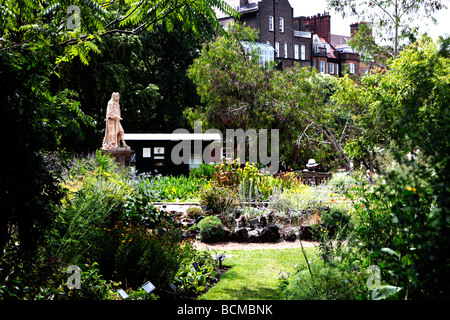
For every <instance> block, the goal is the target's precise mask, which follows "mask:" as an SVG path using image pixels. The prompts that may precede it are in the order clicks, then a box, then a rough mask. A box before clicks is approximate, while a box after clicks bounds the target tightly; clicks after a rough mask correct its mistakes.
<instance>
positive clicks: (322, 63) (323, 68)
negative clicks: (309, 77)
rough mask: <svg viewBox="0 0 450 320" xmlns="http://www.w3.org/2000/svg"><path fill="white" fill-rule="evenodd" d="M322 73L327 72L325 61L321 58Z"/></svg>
mask: <svg viewBox="0 0 450 320" xmlns="http://www.w3.org/2000/svg"><path fill="white" fill-rule="evenodd" d="M320 73H325V61H324V60H320Z"/></svg>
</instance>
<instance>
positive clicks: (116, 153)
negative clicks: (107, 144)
mask: <svg viewBox="0 0 450 320" xmlns="http://www.w3.org/2000/svg"><path fill="white" fill-rule="evenodd" d="M133 153H134V150H131V149H129V148H115V149H102V154H103V155H105V154H109V155H110V156H111V157H112V158H114V160H115V161H116V162H117V163H119V165H120V166H121V167H128V166H130V162H131V161H130V159H131V155H132V154H133Z"/></svg>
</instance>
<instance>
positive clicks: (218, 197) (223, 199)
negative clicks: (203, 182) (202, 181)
mask: <svg viewBox="0 0 450 320" xmlns="http://www.w3.org/2000/svg"><path fill="white" fill-rule="evenodd" d="M200 203H201V205H202V206H204V207H205V209H206V211H212V212H213V213H216V214H222V213H225V212H226V211H227V210H229V209H233V208H235V207H236V206H237V205H238V203H239V197H238V195H237V193H236V191H235V190H234V189H233V188H231V187H228V186H222V185H218V184H216V183H214V184H213V185H212V186H211V188H209V189H207V188H202V191H201V192H200Z"/></svg>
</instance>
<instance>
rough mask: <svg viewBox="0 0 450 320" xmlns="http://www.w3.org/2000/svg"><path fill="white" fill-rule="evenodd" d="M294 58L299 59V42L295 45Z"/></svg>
mask: <svg viewBox="0 0 450 320" xmlns="http://www.w3.org/2000/svg"><path fill="white" fill-rule="evenodd" d="M294 59H295V60H298V59H299V54H298V44H295V45H294Z"/></svg>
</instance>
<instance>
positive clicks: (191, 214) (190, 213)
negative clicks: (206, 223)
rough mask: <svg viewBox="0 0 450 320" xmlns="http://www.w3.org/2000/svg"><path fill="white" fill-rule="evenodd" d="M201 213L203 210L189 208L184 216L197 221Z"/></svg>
mask: <svg viewBox="0 0 450 320" xmlns="http://www.w3.org/2000/svg"><path fill="white" fill-rule="evenodd" d="M202 213H203V210H202V209H201V208H199V207H190V208H188V209H187V210H186V216H187V217H188V218H189V219H197V218H198V217H200V216H201V215H202Z"/></svg>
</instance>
